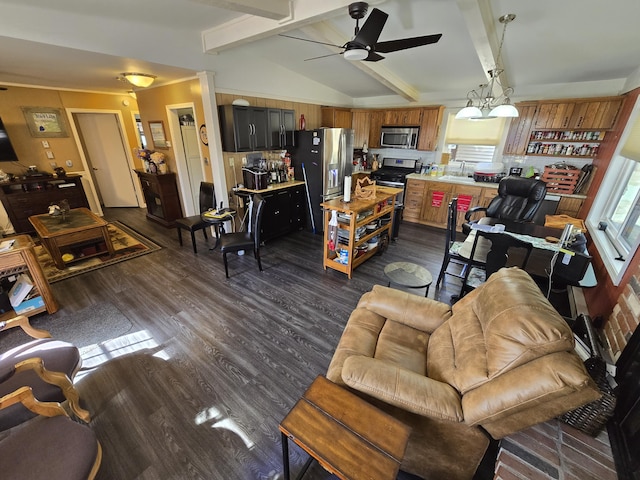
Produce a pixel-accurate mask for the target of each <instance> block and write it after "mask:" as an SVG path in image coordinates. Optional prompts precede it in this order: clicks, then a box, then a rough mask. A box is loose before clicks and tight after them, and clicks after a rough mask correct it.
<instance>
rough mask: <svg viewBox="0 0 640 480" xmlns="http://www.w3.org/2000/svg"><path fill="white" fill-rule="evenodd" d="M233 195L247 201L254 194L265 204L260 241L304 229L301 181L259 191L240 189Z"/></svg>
mask: <svg viewBox="0 0 640 480" xmlns="http://www.w3.org/2000/svg"><path fill="white" fill-rule="evenodd" d="M235 193H236V195H237V196H238V197H240V198H242V199H248V198H249V197H250V196H252V195H254V194H259V195H260V196H262V198H264V200H265V202H266V203H265V206H264V213H263V217H262V229H261V233H260V238H261V240H262V241H265V242H266V241H268V240H272V239H274V238H277V237H279V236H281V235H286V234H287V233H290V232H293V231H295V230H300V229H301V228H302V227H304V224H305V208H306V203H305V184H304V182H302V181H298V180H294V181H291V182H283V183H275V184H273V185H269V187H268V188H265V189H261V190H251V189H248V188H240V189H237V190H236V191H235ZM243 216H244V215H243Z"/></svg>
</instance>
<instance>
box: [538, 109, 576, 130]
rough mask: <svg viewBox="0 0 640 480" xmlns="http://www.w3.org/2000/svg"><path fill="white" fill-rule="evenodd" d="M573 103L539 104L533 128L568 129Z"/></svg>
mask: <svg viewBox="0 0 640 480" xmlns="http://www.w3.org/2000/svg"><path fill="white" fill-rule="evenodd" d="M574 108H575V103H572V102H564V103H541V104H540V106H539V108H538V112H537V115H536V120H535V122H534V125H533V128H534V129H535V130H540V129H545V128H569V125H570V122H571V115H572V113H573V109H574Z"/></svg>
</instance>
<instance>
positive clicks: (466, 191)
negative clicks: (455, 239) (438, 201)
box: [445, 185, 498, 231]
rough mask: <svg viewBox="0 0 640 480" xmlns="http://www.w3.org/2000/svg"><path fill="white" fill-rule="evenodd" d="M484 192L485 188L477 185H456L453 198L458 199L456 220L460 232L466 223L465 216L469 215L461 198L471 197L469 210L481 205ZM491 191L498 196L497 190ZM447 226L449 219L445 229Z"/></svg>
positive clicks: (452, 194)
mask: <svg viewBox="0 0 640 480" xmlns="http://www.w3.org/2000/svg"><path fill="white" fill-rule="evenodd" d="M484 190H485V189H484V188H483V187H477V186H475V185H454V187H453V190H452V193H451V198H454V197H458V214H457V218H456V228H457V229H458V231H462V224H463V223H464V222H465V219H464V216H465V214H466V213H467V208H465V207H464V206H463V205H464V202H462V201H461V197H462V196H467V197H471V198H470V202H469V205H468V208H472V207H477V206H479V205H480V203H481V200H482V194H483V191H484ZM491 190H495V192H496V194H497V192H498V189H497V188H496V189H491ZM447 204H448V202H447ZM446 225H447V219H446V218H445V227H446Z"/></svg>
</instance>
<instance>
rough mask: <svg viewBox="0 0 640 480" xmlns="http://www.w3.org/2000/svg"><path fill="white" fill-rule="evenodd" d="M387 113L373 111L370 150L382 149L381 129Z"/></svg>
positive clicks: (370, 125)
mask: <svg viewBox="0 0 640 480" xmlns="http://www.w3.org/2000/svg"><path fill="white" fill-rule="evenodd" d="M384 116H385V112H383V111H382V110H373V111H372V112H371V114H370V117H369V148H380V129H381V128H382V124H383V122H384Z"/></svg>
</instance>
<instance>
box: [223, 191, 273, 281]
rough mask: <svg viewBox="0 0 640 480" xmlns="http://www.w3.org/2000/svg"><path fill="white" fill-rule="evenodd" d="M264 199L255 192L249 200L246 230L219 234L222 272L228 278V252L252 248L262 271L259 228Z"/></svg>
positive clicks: (260, 227) (260, 226)
mask: <svg viewBox="0 0 640 480" xmlns="http://www.w3.org/2000/svg"><path fill="white" fill-rule="evenodd" d="M264 205H265V200H264V199H263V198H262V197H261V196H260V195H258V194H255V195H254V196H253V198H252V199H251V202H250V208H249V210H250V211H249V216H250V218H249V229H248V231H246V232H234V233H222V235H221V236H220V252H222V259H223V261H224V273H225V275H226V277H227V278H229V265H228V261H227V254H228V253H238V252H240V251H245V250H250V249H251V250H253V256H254V257H255V258H256V260H257V261H258V268H259V269H260V271H262V261H261V260H260V230H261V229H262V216H263V213H264Z"/></svg>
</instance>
